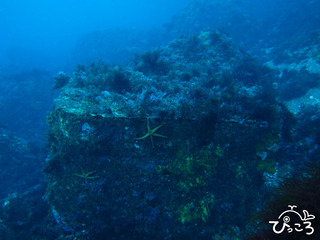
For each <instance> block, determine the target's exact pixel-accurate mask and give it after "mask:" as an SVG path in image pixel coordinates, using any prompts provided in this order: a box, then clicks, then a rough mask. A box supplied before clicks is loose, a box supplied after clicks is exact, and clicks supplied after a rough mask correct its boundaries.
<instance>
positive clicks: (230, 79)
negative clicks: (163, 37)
mask: <svg viewBox="0 0 320 240" xmlns="http://www.w3.org/2000/svg"><path fill="white" fill-rule="evenodd" d="M61 74H63V73H61ZM57 79H58V78H57ZM64 79H65V78H64ZM286 117H287V111H286V109H285V108H284V107H283V106H282V105H281V104H279V103H278V102H277V101H276V96H275V94H274V91H273V88H272V73H271V72H270V71H269V70H267V69H265V68H264V67H262V66H260V65H259V64H257V63H256V62H255V60H254V59H252V58H251V57H250V56H248V55H247V54H246V53H244V52H242V51H240V50H239V49H238V48H237V47H235V46H234V45H233V43H232V42H231V41H230V40H229V39H228V38H227V37H226V36H224V35H222V34H220V33H219V32H217V31H214V30H213V31H210V32H202V33H201V34H199V35H196V36H193V37H190V38H182V39H178V40H176V41H174V42H172V43H171V44H169V45H167V46H164V47H160V48H158V49H156V50H154V51H150V52H147V53H145V54H143V55H141V56H139V57H137V58H136V60H135V61H133V62H132V63H129V64H127V65H123V66H116V67H113V66H107V65H105V64H103V63H96V64H92V65H90V66H88V67H83V66H78V68H77V70H76V71H75V72H74V73H73V76H71V78H70V80H69V81H68V82H67V83H66V84H65V85H64V86H63V87H62V88H61V93H60V96H59V97H58V98H57V99H56V100H55V103H54V107H53V109H52V112H51V113H50V114H49V116H48V123H49V133H48V139H49V148H50V154H49V155H48V158H47V163H46V167H45V171H46V173H47V178H48V189H47V199H48V201H49V203H50V206H51V212H52V216H53V218H54V219H55V221H56V223H57V226H58V227H59V228H60V229H61V234H62V235H65V236H67V235H68V236H74V237H78V238H79V239H212V237H213V236H215V235H216V234H219V233H224V234H225V235H228V236H229V238H228V239H233V237H234V238H236V237H237V236H239V234H240V232H239V231H238V230H239V229H240V230H242V228H243V227H244V225H245V224H246V222H247V220H248V218H249V217H250V215H251V214H252V213H253V212H254V211H255V210H256V209H257V207H259V206H260V205H259V204H260V203H261V200H262V198H263V195H264V192H265V191H266V187H267V186H268V184H266V183H267V179H270V178H266V176H269V177H270V176H274V174H275V173H276V172H278V171H279V169H280V168H281V164H282V163H281V162H279V161H278V160H277V159H276V157H275V152H276V151H277V147H276V146H277V142H278V141H280V135H281V134H282V135H284V134H285V133H284V132H283V131H287V132H289V131H290V130H288V127H287V128H283V127H282V125H281V123H282V122H285V119H286ZM268 183H269V184H270V182H268ZM57 226H56V227H57Z"/></svg>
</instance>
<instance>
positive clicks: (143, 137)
mask: <svg viewBox="0 0 320 240" xmlns="http://www.w3.org/2000/svg"><path fill="white" fill-rule="evenodd" d="M149 136H150V133H146V134H145V135H144V136H142V137H139V138H136V139H137V140H141V139H145V138H147V137H149Z"/></svg>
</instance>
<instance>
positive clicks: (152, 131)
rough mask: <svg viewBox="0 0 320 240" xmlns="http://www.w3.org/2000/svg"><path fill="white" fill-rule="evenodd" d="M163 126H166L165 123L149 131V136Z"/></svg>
mask: <svg viewBox="0 0 320 240" xmlns="http://www.w3.org/2000/svg"><path fill="white" fill-rule="evenodd" d="M164 124H166V123H165V122H164V123H161V124H160V125H159V126H158V127H156V128H154V129H152V130H151V134H154V132H156V131H157V130H158V129H159V128H161V127H162V126H163V125H164Z"/></svg>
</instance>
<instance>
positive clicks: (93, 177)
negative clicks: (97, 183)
mask: <svg viewBox="0 0 320 240" xmlns="http://www.w3.org/2000/svg"><path fill="white" fill-rule="evenodd" d="M95 178H99V176H92V177H85V179H95Z"/></svg>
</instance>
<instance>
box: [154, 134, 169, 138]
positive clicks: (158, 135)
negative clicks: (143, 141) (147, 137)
mask: <svg viewBox="0 0 320 240" xmlns="http://www.w3.org/2000/svg"><path fill="white" fill-rule="evenodd" d="M153 136H156V137H162V138H168V137H167V136H163V135H161V134H157V133H154V134H153Z"/></svg>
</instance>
